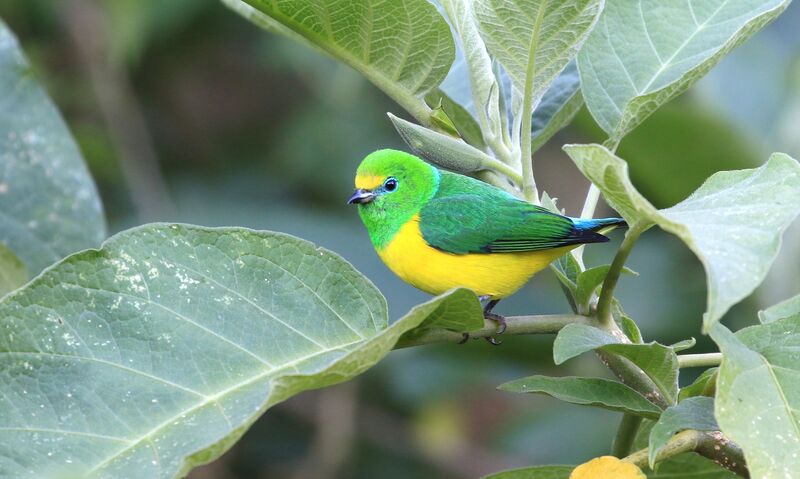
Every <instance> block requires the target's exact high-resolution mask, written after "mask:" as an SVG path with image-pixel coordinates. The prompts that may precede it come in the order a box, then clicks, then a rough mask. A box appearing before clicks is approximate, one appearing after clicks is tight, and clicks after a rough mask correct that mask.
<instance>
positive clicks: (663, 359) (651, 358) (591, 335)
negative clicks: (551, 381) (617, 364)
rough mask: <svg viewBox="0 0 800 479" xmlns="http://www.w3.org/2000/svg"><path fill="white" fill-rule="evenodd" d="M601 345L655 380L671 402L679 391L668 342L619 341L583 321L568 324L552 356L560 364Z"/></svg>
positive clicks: (555, 344) (603, 348)
mask: <svg viewBox="0 0 800 479" xmlns="http://www.w3.org/2000/svg"><path fill="white" fill-rule="evenodd" d="M595 349H601V350H603V351H606V352H609V353H614V354H617V355H619V356H622V357H624V358H626V359H628V360H630V361H631V362H632V363H634V364H635V365H637V366H638V367H639V368H640V369H641V370H642V371H643V372H644V373H645V374H647V376H648V377H649V378H650V379H651V380H652V381H653V383H655V385H656V386H657V387H658V389H659V390H660V391H661V392H662V394H664V397H665V398H666V399H667V401H669V402H670V403H673V404H674V403H675V399H676V398H677V395H678V357H677V356H676V355H675V351H673V350H672V348H670V347H668V346H664V345H663V344H659V343H656V342H652V343H647V344H628V343H624V344H623V343H620V342H619V341H618V340H617V339H616V338H615V337H613V336H611V334H609V333H607V332H605V331H603V330H601V329H599V328H595V327H592V326H587V325H585V324H569V325H567V326H566V327H564V328H563V329H562V330H561V331H559V333H558V336H556V339H555V342H554V343H553V360H554V361H555V363H556V364H557V365H558V364H561V363H563V362H564V361H566V360H568V359H570V358H573V357H575V356H577V355H579V354H581V353H584V352H586V351H593V350H595Z"/></svg>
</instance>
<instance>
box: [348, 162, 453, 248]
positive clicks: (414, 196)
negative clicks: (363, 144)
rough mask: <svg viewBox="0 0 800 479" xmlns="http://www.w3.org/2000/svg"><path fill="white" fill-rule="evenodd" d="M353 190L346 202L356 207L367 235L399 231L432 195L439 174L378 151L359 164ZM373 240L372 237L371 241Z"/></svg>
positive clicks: (422, 164)
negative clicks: (381, 231)
mask: <svg viewBox="0 0 800 479" xmlns="http://www.w3.org/2000/svg"><path fill="white" fill-rule="evenodd" d="M355 186H356V190H355V192H353V195H352V196H351V197H350V199H349V200H347V203H349V204H356V205H358V212H359V214H360V215H361V219H362V220H363V221H364V224H365V225H366V226H367V229H368V230H369V232H370V235H373V232H377V231H378V230H390V229H393V227H396V228H399V226H401V225H402V224H403V223H405V222H406V221H408V220H409V219H410V218H411V217H412V216H414V214H416V213H417V212H418V211H419V210H420V208H422V206H423V205H424V204H425V203H426V202H427V201H428V200H429V199H431V197H432V196H433V195H434V193H436V189H437V188H438V186H439V172H438V171H437V170H436V168H434V167H433V166H431V165H429V164H427V163H425V162H424V161H422V160H421V159H419V158H417V157H416V156H414V155H411V154H408V153H405V152H402V151H397V150H378V151H376V152H374V153H371V154H369V155H368V156H367V157H366V158H364V159H363V160H362V161H361V165H359V167H358V171H357V172H356V181H355ZM375 239H376V238H374V237H373V240H375Z"/></svg>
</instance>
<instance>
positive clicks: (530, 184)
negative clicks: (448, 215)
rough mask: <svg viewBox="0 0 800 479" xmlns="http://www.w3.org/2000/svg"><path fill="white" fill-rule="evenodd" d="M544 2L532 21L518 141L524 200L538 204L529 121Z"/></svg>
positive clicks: (531, 113)
mask: <svg viewBox="0 0 800 479" xmlns="http://www.w3.org/2000/svg"><path fill="white" fill-rule="evenodd" d="M544 9H545V4H544V3H543V4H542V5H540V6H539V11H538V13H537V15H536V20H534V23H533V32H532V33H531V43H530V48H529V55H528V65H527V69H526V71H525V89H524V92H523V95H522V113H521V114H522V126H521V131H520V143H521V149H522V192H523V194H524V196H525V200H527V201H529V202H531V203H535V204H539V193H538V191H537V190H536V180H534V178H533V153H532V152H531V141H532V140H531V122H532V121H533V118H532V117H533V77H534V72H535V66H536V57H537V55H536V53H537V50H538V42H539V29H540V28H541V26H542V18H544Z"/></svg>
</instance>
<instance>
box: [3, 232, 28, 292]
mask: <svg viewBox="0 0 800 479" xmlns="http://www.w3.org/2000/svg"><path fill="white" fill-rule="evenodd" d="M26 281H28V271H27V269H25V265H24V264H22V261H20V259H19V258H17V256H16V255H15V254H14V253H12V252H11V250H9V249H8V248H6V247H5V246H3V245H2V243H0V297H2V296H4V295H5V294H6V293H8V292H9V291H14V290H15V289H17V288H19V287H20V286H22V285H23V284H25V282H26Z"/></svg>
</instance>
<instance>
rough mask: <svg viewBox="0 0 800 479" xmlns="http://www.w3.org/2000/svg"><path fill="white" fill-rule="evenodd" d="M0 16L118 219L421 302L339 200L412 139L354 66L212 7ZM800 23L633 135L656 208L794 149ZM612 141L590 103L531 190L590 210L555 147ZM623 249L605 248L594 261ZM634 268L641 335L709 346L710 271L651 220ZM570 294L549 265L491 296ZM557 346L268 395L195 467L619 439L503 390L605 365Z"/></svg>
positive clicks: (793, 233) (556, 301)
mask: <svg viewBox="0 0 800 479" xmlns="http://www.w3.org/2000/svg"><path fill="white" fill-rule="evenodd" d="M0 17H2V18H3V19H5V20H6V22H8V23H9V25H10V27H11V28H12V30H14V31H15V32H16V33H17V35H18V36H19V37H20V41H21V43H22V45H23V46H24V48H25V51H26V53H27V54H28V56H29V57H30V59H31V62H32V63H33V65H34V69H35V70H36V74H37V75H38V77H39V78H40V79H41V81H42V82H43V83H44V84H45V85H46V87H47V89H48V90H49V92H50V94H51V95H52V96H53V98H54V100H55V102H56V104H57V105H58V106H59V107H60V108H61V110H62V112H63V114H64V115H65V117H66V120H67V122H68V124H69V125H70V127H71V129H72V131H73V132H74V134H75V136H76V137H77V140H78V142H79V143H80V146H81V148H82V150H83V152H84V154H85V156H86V159H87V161H88V162H89V165H90V168H91V170H92V173H93V175H94V177H95V179H96V181H97V183H98V185H99V188H100V190H101V193H102V197H103V201H104V204H105V207H106V213H107V216H108V218H109V222H110V224H111V229H112V231H118V230H121V229H124V228H127V227H129V226H133V225H136V224H140V223H143V222H149V221H161V220H163V221H185V222H191V223H197V224H204V225H239V226H248V227H252V228H259V229H270V230H280V231H285V232H289V233H292V234H296V235H299V236H302V237H304V238H307V239H310V240H312V241H314V242H316V243H318V244H321V245H323V246H326V247H328V248H330V249H332V250H334V251H337V252H338V253H340V254H341V255H343V256H344V257H345V258H346V259H348V260H349V261H351V262H352V263H353V264H354V265H355V266H356V267H357V268H359V269H360V270H361V271H363V272H364V273H365V274H366V275H367V276H368V277H370V278H371V279H372V280H373V281H374V282H375V284H376V285H377V286H378V287H379V288H380V289H381V290H382V291H383V292H384V294H385V295H386V296H387V298H388V300H389V304H390V315H391V317H393V318H396V317H398V316H400V315H401V314H402V313H404V312H405V311H406V310H407V309H408V308H409V307H411V306H412V305H414V304H416V303H418V302H420V301H422V300H424V299H425V295H423V294H422V293H420V292H418V291H416V290H414V289H413V288H411V287H410V286H407V285H405V284H404V283H402V282H401V281H400V280H398V279H397V278H395V277H394V276H392V275H391V273H390V272H389V271H388V270H387V269H386V268H385V267H384V266H383V265H382V264H381V263H380V261H379V260H378V258H377V256H376V255H375V254H374V253H373V252H372V248H371V246H370V244H369V240H368V238H367V236H366V233H365V231H364V230H363V227H362V226H361V224H360V222H359V221H358V218H357V215H356V213H355V211H354V210H353V209H352V208H349V207H347V206H346V205H345V204H344V200H345V198H347V196H348V194H349V193H350V191H351V188H352V177H353V173H354V170H355V167H356V165H357V164H358V162H359V161H360V159H361V158H362V157H363V156H364V155H366V154H367V153H369V152H370V151H372V150H374V149H377V148H383V147H394V148H403V147H404V145H403V144H402V142H401V140H400V138H399V137H398V136H397V134H396V133H395V131H394V129H393V128H392V126H391V124H390V122H389V121H388V119H387V118H386V116H385V112H386V111H393V112H395V113H398V114H399V113H401V111H400V109H399V108H398V107H396V106H395V105H393V104H392V102H391V101H390V100H388V99H387V98H386V97H385V96H384V95H383V94H382V93H380V92H379V91H378V90H376V89H375V88H374V87H372V86H371V85H370V84H369V83H368V82H367V81H366V80H364V79H363V78H362V77H360V76H359V75H358V74H356V73H355V72H353V71H351V70H350V69H348V68H347V67H345V66H343V65H340V64H337V63H335V62H334V61H332V60H329V59H327V58H325V57H323V56H321V55H320V54H318V53H316V52H314V51H311V50H310V49H308V48H306V47H305V46H302V45H299V44H296V43H294V42H292V41H290V40H287V39H285V38H282V37H279V36H275V35H268V34H265V33H264V32H263V31H260V30H258V29H257V28H256V27H254V26H252V25H251V24H249V23H247V22H246V21H244V20H243V19H241V18H240V17H239V16H237V15H235V14H233V13H232V12H229V11H228V10H227V9H226V8H225V7H224V6H223V5H221V4H220V3H217V2H214V1H197V0H171V1H169V2H162V1H157V0H113V1H107V2H99V1H97V2H95V1H91V0H71V1H69V2H54V1H48V0H26V1H24V2H13V3H12V2H4V3H2V4H0ZM798 25H800V6H797V5H794V6H791V7H789V9H788V11H787V12H786V13H785V14H784V15H783V16H781V17H780V18H779V20H778V21H776V22H775V23H774V24H772V25H771V26H769V27H768V28H767V29H766V30H765V31H763V32H761V33H759V34H758V35H756V36H755V37H754V38H753V39H752V40H751V41H749V42H748V43H746V44H745V45H744V46H743V47H741V48H740V49H738V50H737V51H736V52H735V53H734V54H732V55H730V56H729V57H727V58H726V59H725V60H723V61H722V63H721V64H720V65H719V66H718V67H717V68H716V69H714V70H713V71H712V72H711V74H710V75H709V76H708V77H706V78H704V79H703V80H702V81H701V82H700V83H699V84H698V85H697V86H696V87H694V88H692V89H691V90H690V91H689V92H688V93H687V94H685V95H683V96H682V97H680V98H679V99H678V100H676V101H674V102H672V103H670V104H669V105H667V106H666V107H664V108H662V109H660V110H659V111H658V112H657V113H656V114H654V115H653V116H652V117H650V118H649V119H648V120H647V121H646V122H645V123H644V124H643V125H642V126H641V127H640V128H638V129H637V130H636V131H635V132H634V133H632V134H631V135H629V136H628V137H626V139H625V140H624V141H623V143H622V145H621V146H620V150H619V151H620V155H621V156H623V157H624V158H626V159H628V160H629V162H630V165H631V170H632V176H633V179H634V182H635V183H636V184H637V186H638V187H639V188H640V190H641V191H642V192H643V193H644V194H645V195H646V196H647V197H648V198H650V199H651V200H652V201H653V202H654V203H655V205H656V206H658V207H663V206H669V205H671V204H673V203H675V202H677V201H679V200H680V199H682V198H684V197H685V196H686V195H687V194H688V193H689V192H691V191H692V190H694V189H695V188H696V187H697V186H699V184H700V183H702V181H703V180H704V179H705V178H706V177H707V176H708V175H710V174H711V173H712V172H714V171H718V170H725V169H735V168H745V167H749V166H755V165H758V164H760V163H761V162H763V161H764V160H765V159H766V157H767V155H768V152H769V151H775V150H777V151H784V152H786V153H789V154H791V155H793V156H795V157H798V156H800V134H798V133H800V131H798V126H797V125H798V121H800V36H798V35H797V34H796V32H797V28H798ZM602 139H603V135H602V134H601V132H600V130H599V128H598V127H597V126H595V125H594V122H593V121H592V119H591V117H590V116H589V115H588V113H587V112H586V111H585V110H584V111H583V112H581V113H580V114H579V116H578V119H577V121H576V122H575V123H574V124H573V125H572V126H571V127H570V128H568V129H567V130H565V131H564V132H562V133H560V134H559V135H557V136H556V137H555V138H554V139H553V140H552V141H551V142H550V144H549V145H548V146H547V147H545V148H544V149H543V150H541V151H540V152H539V153H537V162H536V166H535V168H536V174H537V179H538V183H539V185H540V187H541V188H543V189H545V190H546V191H548V193H550V194H551V195H552V196H556V197H558V198H559V204H560V205H561V206H562V207H565V208H566V209H567V212H568V213H572V214H577V213H578V211H579V209H580V205H581V203H582V201H583V197H584V195H585V191H586V188H587V186H588V184H587V182H586V180H584V179H583V178H582V177H581V176H580V174H579V173H578V171H577V170H576V169H575V168H574V166H573V164H572V162H570V161H569V160H568V158H567V157H566V155H565V154H564V153H563V152H561V150H560V145H562V144H564V143H568V142H582V143H585V142H590V141H602ZM606 212H607V211H606ZM799 230H800V228H798V227H797V225H795V227H794V228H793V230H790V232H789V233H788V234H787V236H786V239H785V247H784V251H783V252H782V256H781V258H780V259H779V260H778V261H777V262H776V266H775V268H774V271H773V272H772V273H771V276H770V277H769V279H768V280H767V282H766V283H765V284H764V285H763V286H762V287H761V288H760V290H759V292H758V294H757V295H755V297H754V298H751V299H750V300H748V301H747V302H745V303H743V304H741V305H739V306H737V307H736V308H734V310H733V312H732V313H731V315H730V317H731V318H732V319H731V320H730V321H731V322H732V323H734V324H733V325H734V326H735V327H739V326H741V325H744V324H747V323H749V322H752V321H753V318H755V314H754V312H755V311H756V310H757V309H758V307H759V306H763V305H767V304H771V303H773V302H775V301H776V300H780V299H783V298H785V297H788V296H789V295H790V294H792V293H794V292H795V290H796V285H792V284H787V282H786V281H783V278H785V277H787V274H788V273H790V272H792V270H793V269H794V268H796V265H797V264H798V260H800V245H799V244H800V241H798V240H799V239H800V231H799ZM618 236H619V235H618ZM615 239H617V240H618V237H617V238H615ZM613 251H614V249H613V246H608V245H607V246H603V245H599V246H595V247H592V248H590V249H589V251H588V253H587V255H588V261H587V263H588V264H589V265H592V264H599V263H600V262H601V261H603V260H606V259H608V258H609V257H610V255H611V254H613ZM793 265H794V266H793ZM630 266H631V267H632V268H633V269H635V270H637V271H638V272H639V273H640V274H641V279H640V283H639V286H638V288H636V290H634V289H633V288H626V284H625V282H624V280H623V282H622V285H621V288H620V291H619V293H620V297H621V299H622V301H623V303H624V305H625V308H626V311H627V312H628V313H629V315H631V316H632V317H634V318H635V319H636V320H637V321H638V322H639V324H640V325H641V327H642V329H643V332H644V334H645V336H646V337H647V338H651V339H658V340H659V341H661V342H663V343H670V342H671V341H677V340H679V339H682V338H685V337H689V336H695V337H697V338H698V340H699V344H698V346H697V347H696V348H695V350H694V352H702V351H706V350H710V349H711V344H710V341H709V340H707V339H706V338H702V337H700V315H701V314H702V311H703V306H704V301H705V290H704V289H705V286H704V281H703V272H702V268H701V267H700V264H699V263H698V261H697V260H696V259H695V257H694V256H693V255H692V254H691V253H690V252H689V250H688V249H686V248H685V247H684V246H683V245H682V244H681V243H680V242H679V241H678V240H677V239H675V238H673V237H670V236H668V235H666V234H663V233H661V232H659V231H655V230H654V231H652V232H650V233H648V234H647V235H646V236H645V237H644V238H643V240H642V241H640V243H639V245H638V246H637V249H636V250H635V251H634V253H633V256H632V259H631V261H630ZM641 291H647V294H641ZM676 298H677V300H676ZM567 309H568V305H567V303H566V301H565V300H564V299H563V295H562V294H561V292H560V291H559V288H558V286H557V284H556V282H555V280H554V278H553V277H552V276H551V274H550V273H548V272H545V273H543V274H541V275H540V276H539V277H537V278H536V279H535V280H534V281H533V282H532V284H531V285H529V286H528V287H526V288H525V289H524V290H523V291H521V292H520V293H519V294H518V295H516V296H515V297H514V298H512V299H510V300H508V301H506V302H504V303H502V304H501V306H500V307H499V311H500V312H502V313H509V314H513V313H528V314H534V313H535V314H546V313H558V312H564V311H566V310H567ZM737 322H738V324H735V323H737ZM551 342H552V338H548V337H513V338H511V337H509V338H506V340H505V341H504V343H503V345H502V346H501V347H499V348H495V347H491V346H489V345H488V344H486V343H485V342H483V341H481V342H474V343H470V344H468V345H465V346H460V347H457V346H449V345H439V346H432V347H425V348H416V349H415V350H413V351H412V350H408V351H398V352H395V353H393V354H392V355H390V357H389V358H388V359H387V360H385V361H383V362H382V363H381V364H380V365H379V366H378V367H376V368H374V369H373V370H370V371H369V372H368V373H367V374H365V375H363V376H362V377H360V378H358V379H357V380H355V381H351V382H349V383H346V384H343V385H340V386H337V387H334V388H331V389H327V390H324V391H322V392H310V393H305V394H302V395H300V396H298V397H295V398H293V399H291V400H289V401H287V402H286V403H284V404H281V405H279V406H277V407H276V408H275V409H273V410H271V411H270V412H269V413H267V414H266V415H265V416H264V417H263V418H262V419H261V420H259V422H257V423H256V425H255V426H254V427H253V428H252V430H251V431H250V432H248V433H247V435H246V436H245V437H244V439H243V440H242V441H241V442H240V443H239V444H238V445H237V446H236V447H234V448H233V449H232V450H231V451H230V452H228V453H227V454H226V455H225V456H223V457H222V458H221V459H220V460H218V461H216V462H214V463H213V464H211V465H209V466H206V467H204V468H200V469H197V470H195V471H194V472H192V474H191V475H190V477H191V478H193V479H200V478H215V479H233V478H273V477H275V478H277V477H281V478H286V477H290V478H292V477H293V478H302V477H314V478H333V477H342V478H344V477H347V478H371V477H383V478H392V477H398V478H399V477H403V478H409V477H442V478H460V477H475V476H476V475H478V474H479V473H488V472H492V471H496V470H499V469H503V468H508V467H513V466H522V465H528V464H536V463H539V464H541V463H576V462H580V461H582V460H584V459H586V458H587V457H590V456H596V455H601V454H604V453H607V452H608V451H607V450H606V447H607V445H608V444H609V443H610V438H611V436H612V435H613V430H614V427H615V426H616V422H617V415H615V414H613V413H610V412H603V411H600V410H595V409H583V408H580V407H578V406H574V405H569V404H566V403H560V402H558V401H556V400H554V399H550V398H544V397H532V396H519V395H512V394H508V393H503V392H500V391H496V390H495V386H496V385H498V384H500V383H502V382H504V381H506V380H510V379H514V378H518V377H520V376H523V375H529V374H534V373H537V374H563V375H566V374H583V375H605V374H608V373H607V372H606V371H605V370H604V369H602V366H601V365H600V364H599V363H597V362H596V361H592V360H591V359H589V358H587V360H582V359H578V360H574V361H572V362H570V363H568V364H567V366H566V370H564V369H560V370H558V371H556V370H555V368H554V366H553V364H552V358H551V353H550V351H551V347H550V346H551ZM687 379H688V378H687Z"/></svg>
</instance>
